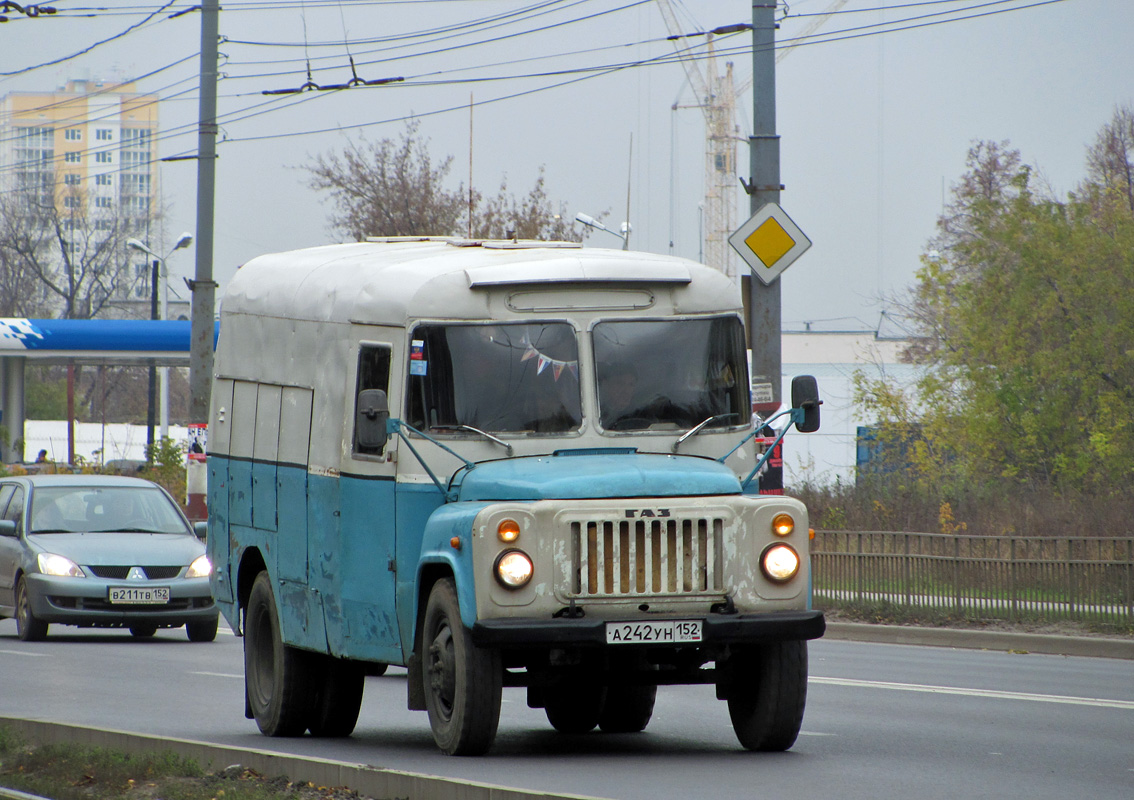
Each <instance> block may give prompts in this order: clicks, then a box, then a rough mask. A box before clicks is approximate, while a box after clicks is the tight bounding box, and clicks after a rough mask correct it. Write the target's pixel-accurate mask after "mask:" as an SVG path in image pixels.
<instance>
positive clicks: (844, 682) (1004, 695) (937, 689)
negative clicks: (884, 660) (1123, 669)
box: [808, 677, 1134, 711]
mask: <svg viewBox="0 0 1134 800" xmlns="http://www.w3.org/2000/svg"><path fill="white" fill-rule="evenodd" d="M808 681H809V682H810V683H822V684H827V685H830V686H853V687H857V688H861V689H891V690H893V691H898V692H925V693H927V694H959V695H964V696H966V697H991V698H995V699H998V700H1031V701H1033V702H1036V703H1065V704H1068V705H1075V706H1098V707H1100V708H1125V709H1127V710H1131V711H1134V700H1104V699H1102V698H1097V697H1067V696H1064V695H1058V694H1029V693H1027V692H998V691H993V690H990V689H962V688H958V687H955V686H923V685H921V684H916V683H890V682H888V681H857V680H851V679H849V678H814V677H813V678H808Z"/></svg>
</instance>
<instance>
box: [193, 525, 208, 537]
mask: <svg viewBox="0 0 1134 800" xmlns="http://www.w3.org/2000/svg"><path fill="white" fill-rule="evenodd" d="M193 533H195V534H197V538H198V539H200V540H201V541H202V542H203V541H205V540H206V539H207V538H209V523H208V522H194V523H193Z"/></svg>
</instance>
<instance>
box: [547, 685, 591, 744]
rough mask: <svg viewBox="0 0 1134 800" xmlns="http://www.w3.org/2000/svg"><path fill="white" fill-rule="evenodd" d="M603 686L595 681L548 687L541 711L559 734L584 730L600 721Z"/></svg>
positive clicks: (584, 731)
mask: <svg viewBox="0 0 1134 800" xmlns="http://www.w3.org/2000/svg"><path fill="white" fill-rule="evenodd" d="M605 700H606V689H605V688H604V687H602V686H599V685H598V684H594V683H563V684H560V685H558V686H555V687H553V688H550V689H548V690H547V694H546V695H544V706H543V710H544V712H545V713H546V714H547V721H548V722H550V723H551V727H553V728H555V730H557V731H559V732H560V733H586V732H588V731H590V730H592V729H594V727H595V726H596V725H598V724H599V719H600V718H601V717H602V709H603V705H604V704H605Z"/></svg>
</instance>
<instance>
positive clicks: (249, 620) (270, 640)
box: [244, 572, 313, 736]
mask: <svg viewBox="0 0 1134 800" xmlns="http://www.w3.org/2000/svg"><path fill="white" fill-rule="evenodd" d="M309 674H310V654H309V653H305V652H304V651H302V650H299V649H298V648H295V647H289V646H288V645H285V644H284V643H283V639H282V637H281V635H280V625H279V616H278V614H277V612H276V599H275V597H274V595H273V594H272V582H271V580H270V579H269V578H268V573H267V572H261V573H260V574H259V575H257V576H256V580H255V582H253V584H252V593H251V594H250V595H249V597H248V609H247V611H246V612H245V617H244V688H245V691H246V692H247V695H248V705H249V707H250V709H251V711H252V716H253V717H254V718H255V719H256V725H257V726H258V727H259V728H260V732H261V733H263V734H264V735H266V736H302V735H303V732H304V731H305V730H307V726H308V724H309V723H310V717H311V712H312V704H313V701H312V693H311V691H310V690H311V686H310V683H309V680H308V678H309Z"/></svg>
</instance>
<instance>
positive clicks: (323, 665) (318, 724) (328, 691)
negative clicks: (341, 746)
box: [309, 656, 366, 738]
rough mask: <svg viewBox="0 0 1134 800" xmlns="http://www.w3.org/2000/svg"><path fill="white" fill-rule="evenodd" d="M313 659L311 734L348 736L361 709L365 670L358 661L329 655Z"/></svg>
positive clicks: (336, 736)
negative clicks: (313, 705)
mask: <svg viewBox="0 0 1134 800" xmlns="http://www.w3.org/2000/svg"><path fill="white" fill-rule="evenodd" d="M314 661H315V664H314V667H313V670H312V671H313V673H315V674H314V675H313V676H312V678H313V681H314V684H315V685H316V686H318V691H317V696H316V698H315V708H314V710H313V711H312V714H311V721H310V725H309V727H310V729H311V735H312V736H319V737H323V738H342V737H345V736H350V735H351V733H353V732H354V726H355V725H356V724H357V723H358V712H359V711H360V710H361V709H362V692H363V688H364V685H365V682H366V672H365V670H364V669H363V668H362V666H361V665H359V664H355V663H353V662H350V661H343V660H341V659H338V658H331V657H330V656H314Z"/></svg>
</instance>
